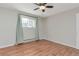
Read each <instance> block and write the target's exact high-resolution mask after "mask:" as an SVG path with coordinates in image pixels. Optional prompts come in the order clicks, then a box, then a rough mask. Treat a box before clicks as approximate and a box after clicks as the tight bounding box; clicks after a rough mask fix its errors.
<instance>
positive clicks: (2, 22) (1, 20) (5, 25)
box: [0, 8, 42, 48]
mask: <svg viewBox="0 0 79 59" xmlns="http://www.w3.org/2000/svg"><path fill="white" fill-rule="evenodd" d="M18 14H25V15H29V14H28V13H25V12H20V11H17V10H13V9H7V8H0V48H4V47H8V46H12V45H15V44H16V25H17V20H18ZM40 22H42V21H40ZM40 22H39V23H40ZM39 28H40V29H39V32H40V34H39V36H40V35H42V26H40V25H39ZM40 37H41V36H40Z"/></svg>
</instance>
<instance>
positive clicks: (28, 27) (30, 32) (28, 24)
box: [20, 15, 36, 40]
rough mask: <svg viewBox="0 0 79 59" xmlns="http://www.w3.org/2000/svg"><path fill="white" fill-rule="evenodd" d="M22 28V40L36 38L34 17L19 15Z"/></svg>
mask: <svg viewBox="0 0 79 59" xmlns="http://www.w3.org/2000/svg"><path fill="white" fill-rule="evenodd" d="M20 19H21V21H22V28H23V37H24V39H23V40H27V39H35V38H36V18H33V17H29V16H24V15H20Z"/></svg>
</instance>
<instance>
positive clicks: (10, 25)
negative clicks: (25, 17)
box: [0, 8, 17, 48]
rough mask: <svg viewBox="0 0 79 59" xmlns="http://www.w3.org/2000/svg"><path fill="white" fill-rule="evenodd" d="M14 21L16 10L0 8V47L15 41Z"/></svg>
mask: <svg viewBox="0 0 79 59" xmlns="http://www.w3.org/2000/svg"><path fill="white" fill-rule="evenodd" d="M16 22H17V14H16V12H14V11H11V10H8V9H6V8H0V48H2V47H6V46H11V45H14V44H15V43H16Z"/></svg>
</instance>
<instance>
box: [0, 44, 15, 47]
mask: <svg viewBox="0 0 79 59" xmlns="http://www.w3.org/2000/svg"><path fill="white" fill-rule="evenodd" d="M14 45H15V44H8V45H4V46H0V48H6V47H10V46H14Z"/></svg>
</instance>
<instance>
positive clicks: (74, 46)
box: [46, 39, 77, 49]
mask: <svg viewBox="0 0 79 59" xmlns="http://www.w3.org/2000/svg"><path fill="white" fill-rule="evenodd" d="M46 40H48V39H46ZM48 41H52V42H56V43H59V44H62V45H65V46H69V47H72V48H76V46H73V45H69V44H66V43H63V42H59V41H54V40H48ZM76 49H77V48H76Z"/></svg>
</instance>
